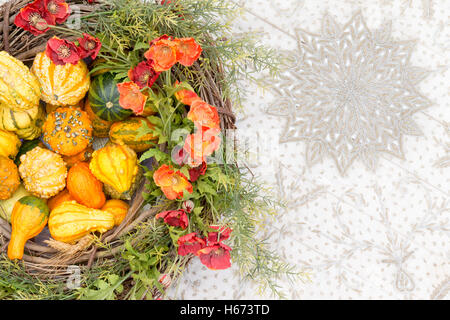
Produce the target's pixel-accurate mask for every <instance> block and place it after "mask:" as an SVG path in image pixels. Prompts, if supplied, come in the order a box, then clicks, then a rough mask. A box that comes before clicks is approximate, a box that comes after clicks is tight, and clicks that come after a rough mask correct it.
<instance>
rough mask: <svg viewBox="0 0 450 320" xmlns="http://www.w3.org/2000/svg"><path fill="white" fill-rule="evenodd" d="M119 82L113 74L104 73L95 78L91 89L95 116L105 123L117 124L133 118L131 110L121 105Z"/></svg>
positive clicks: (91, 101)
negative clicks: (130, 117)
mask: <svg viewBox="0 0 450 320" xmlns="http://www.w3.org/2000/svg"><path fill="white" fill-rule="evenodd" d="M117 84H118V81H117V80H115V79H114V75H113V74H112V73H109V72H107V73H103V74H101V75H98V76H96V77H95V78H94V80H93V81H92V83H91V87H90V89H89V103H90V105H91V109H92V111H93V112H94V114H95V115H96V116H97V117H99V118H100V119H103V120H105V121H111V122H116V121H120V120H124V119H126V118H128V117H129V116H131V115H132V114H133V112H132V111H131V110H127V109H124V108H122V107H121V106H120V104H119V97H120V94H119V91H118V90H117Z"/></svg>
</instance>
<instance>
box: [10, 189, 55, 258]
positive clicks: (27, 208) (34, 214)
mask: <svg viewBox="0 0 450 320" xmlns="http://www.w3.org/2000/svg"><path fill="white" fill-rule="evenodd" d="M48 214H49V210H48V207H47V205H46V204H45V202H44V201H43V200H42V199H39V198H36V197H30V196H29V197H24V198H21V199H20V200H19V201H17V203H16V204H15V206H14V209H13V212H12V214H11V227H12V232H11V240H10V242H9V245H8V257H9V259H11V260H14V259H22V258H23V251H24V248H25V243H26V242H27V241H28V240H29V239H31V238H34V237H35V236H37V235H38V234H39V233H41V231H42V230H43V229H44V227H45V225H46V224H47V221H48Z"/></svg>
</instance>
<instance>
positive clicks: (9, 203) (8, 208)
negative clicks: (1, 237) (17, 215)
mask: <svg viewBox="0 0 450 320" xmlns="http://www.w3.org/2000/svg"><path fill="white" fill-rule="evenodd" d="M26 196H31V193H29V192H28V191H27V189H25V187H24V186H23V185H20V186H19V188H18V189H17V190H16V192H14V194H13V195H12V197H11V198H9V199H7V200H0V218H2V219H5V220H6V221H8V222H11V213H12V211H13V208H14V205H15V204H16V202H17V201H19V200H20V199H21V198H23V197H26Z"/></svg>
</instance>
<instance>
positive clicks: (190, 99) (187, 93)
mask: <svg viewBox="0 0 450 320" xmlns="http://www.w3.org/2000/svg"><path fill="white" fill-rule="evenodd" d="M179 85H180V82H179V81H176V82H175V87H177V86H179ZM175 98H177V100H178V101H180V102H181V103H183V104H186V105H188V106H190V105H192V103H194V101H197V100H200V101H201V99H200V97H199V96H198V95H197V94H196V93H195V92H194V91H191V90H187V89H181V90H179V91H177V92H176V93H175Z"/></svg>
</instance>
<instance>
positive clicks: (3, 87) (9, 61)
mask: <svg viewBox="0 0 450 320" xmlns="http://www.w3.org/2000/svg"><path fill="white" fill-rule="evenodd" d="M40 96H41V90H40V88H39V82H38V80H37V78H36V76H35V75H33V74H32V73H31V72H30V70H29V69H28V67H27V66H25V65H24V64H23V63H22V61H20V60H17V59H16V58H14V57H13V56H11V55H9V54H8V53H7V52H6V51H1V52H0V103H1V104H2V105H4V106H7V107H8V108H10V109H11V110H14V111H25V110H28V109H31V108H34V107H36V106H37V105H38V104H39V99H40Z"/></svg>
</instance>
